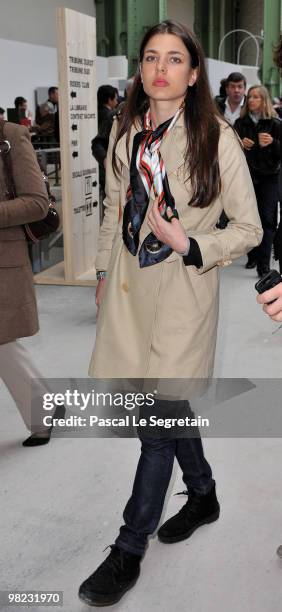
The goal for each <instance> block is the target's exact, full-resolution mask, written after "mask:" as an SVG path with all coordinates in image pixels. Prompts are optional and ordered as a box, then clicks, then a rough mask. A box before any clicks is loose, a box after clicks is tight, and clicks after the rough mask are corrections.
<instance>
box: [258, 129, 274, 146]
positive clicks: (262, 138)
mask: <svg viewBox="0 0 282 612" xmlns="http://www.w3.org/2000/svg"><path fill="white" fill-rule="evenodd" d="M258 139H259V144H260V146H261V147H268V145H270V144H272V143H273V138H272V136H271V135H270V134H267V132H260V133H259V135H258Z"/></svg>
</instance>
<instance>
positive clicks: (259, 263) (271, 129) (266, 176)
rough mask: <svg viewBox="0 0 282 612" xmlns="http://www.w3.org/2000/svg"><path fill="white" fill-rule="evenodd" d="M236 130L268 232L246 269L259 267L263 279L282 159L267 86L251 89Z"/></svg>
mask: <svg viewBox="0 0 282 612" xmlns="http://www.w3.org/2000/svg"><path fill="white" fill-rule="evenodd" d="M234 127H235V130H236V131H237V132H238V134H239V136H240V138H241V139H242V142H243V146H244V149H245V154H246V159H247V162H248V166H249V170H250V173H251V177H252V181H253V184H254V188H255V192H256V197H257V203H258V209H259V213H260V218H261V222H262V227H263V232H264V233H263V239H262V242H261V244H260V245H259V246H258V247H256V248H254V249H252V250H251V251H250V252H249V253H248V262H247V264H246V268H254V267H255V266H256V267H257V272H258V275H259V276H263V275H264V274H266V273H267V272H268V271H269V265H270V256H271V247H272V242H273V238H274V233H275V230H276V225H277V205H278V199H279V193H278V177H279V170H280V158H281V144H280V132H281V124H280V121H279V119H278V118H277V114H276V112H275V110H274V109H273V107H272V104H271V100H270V97H269V93H268V91H267V89H266V88H265V87H263V86H262V85H259V86H258V85H254V86H253V87H250V89H249V91H248V94H247V99H246V103H245V105H244V107H243V109H242V113H241V118H240V119H237V121H236V122H235V125H234Z"/></svg>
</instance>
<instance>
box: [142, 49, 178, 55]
mask: <svg viewBox="0 0 282 612" xmlns="http://www.w3.org/2000/svg"><path fill="white" fill-rule="evenodd" d="M145 53H158V51H157V50H156V49H146V51H145ZM168 55H184V53H182V52H181V51H168Z"/></svg>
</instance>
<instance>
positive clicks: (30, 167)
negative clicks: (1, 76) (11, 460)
mask: <svg viewBox="0 0 282 612" xmlns="http://www.w3.org/2000/svg"><path fill="white" fill-rule="evenodd" d="M2 126H3V136H4V141H1V145H0V150H1V154H0V312H1V317H0V377H1V378H2V380H3V381H4V383H5V385H6V386H7V388H8V389H9V391H10V393H11V395H12V397H13V399H14V401H15V403H16V405H17V407H18V409H19V411H20V413H21V416H22V418H23V420H24V422H25V425H26V427H27V428H28V429H29V430H31V428H32V422H31V398H32V380H36V379H38V378H42V375H41V374H40V372H39V370H38V369H37V368H36V366H35V364H34V363H33V362H32V360H31V357H30V354H29V352H28V351H27V350H26V349H25V347H24V346H23V345H22V344H21V343H20V342H18V339H19V338H23V337H27V336H32V335H34V334H36V332H37V331H38V315H37V306H36V298H35V291H34V286H33V275H32V270H31V265H30V260H29V255H28V245H27V240H26V236H25V232H24V229H23V226H24V224H25V223H30V222H32V221H37V220H39V219H43V218H44V217H45V216H46V214H47V211H48V205H49V202H48V197H47V191H46V187H45V184H44V181H43V178H42V174H41V171H40V168H39V165H38V162H37V159H36V156H35V153H34V150H33V147H32V145H31V142H30V136H29V132H28V130H27V128H26V127H24V126H18V125H16V124H13V123H8V122H4V123H2ZM7 154H9V155H10V156H11V163H12V171H13V180H14V185H15V191H16V197H14V198H12V199H10V198H11V194H9V191H8V179H7V172H6V170H5V165H4V156H5V155H7ZM36 384H37V386H38V389H37V391H38V396H40V395H41V394H42V393H43V392H44V391H46V388H45V387H44V386H43V387H44V388H43V387H42V386H41V385H40V384H39V383H36ZM49 437H50V432H49V431H46V430H44V428H43V427H42V431H40V432H36V434H35V435H33V436H31V437H29V438H28V439H27V440H26V441H25V442H24V443H23V444H24V445H25V446H35V445H38V444H43V443H46V441H48V440H49Z"/></svg>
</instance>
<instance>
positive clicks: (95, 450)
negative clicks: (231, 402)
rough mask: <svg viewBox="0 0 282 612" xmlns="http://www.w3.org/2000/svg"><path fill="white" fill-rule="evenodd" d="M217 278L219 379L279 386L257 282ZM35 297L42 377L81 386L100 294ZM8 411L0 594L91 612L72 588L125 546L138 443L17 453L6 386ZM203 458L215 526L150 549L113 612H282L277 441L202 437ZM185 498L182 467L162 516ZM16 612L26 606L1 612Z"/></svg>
mask: <svg viewBox="0 0 282 612" xmlns="http://www.w3.org/2000/svg"><path fill="white" fill-rule="evenodd" d="M221 279H222V282H221V309H220V326H219V334H218V345H217V353H216V367H215V375H216V376H218V377H253V378H255V377H257V378H263V377H265V378H269V377H277V378H281V369H282V368H281V365H282V359H281V354H282V330H281V331H278V332H277V333H276V334H275V335H272V331H273V330H274V329H275V328H276V324H274V323H272V322H271V321H270V320H268V319H267V317H266V316H265V315H264V314H263V313H262V311H261V309H260V307H259V306H258V305H257V304H256V301H255V291H254V289H253V286H254V282H255V280H256V275H255V273H254V272H253V271H245V270H244V268H243V261H242V260H240V261H238V262H235V264H233V266H232V267H230V268H228V269H224V270H222V274H221ZM37 296H38V305H39V313H40V322H41V331H40V333H39V334H38V335H37V336H35V337H34V338H30V339H28V340H26V341H25V345H26V346H27V347H29V349H30V350H31V351H32V355H33V357H34V360H35V362H36V364H37V366H38V367H39V369H40V370H41V371H42V373H43V374H44V376H46V377H85V376H86V375H87V368H88V362H89V358H90V354H91V350H92V346H93V343H94V336H95V305H94V289H92V288H74V287H44V286H42V287H38V288H37ZM0 399H1V412H2V419H1V432H0V470H1V474H0V479H1V480H0V481H1V493H0V496H1V497H0V500H1V501H0V508H1V510H0V514H1V521H0V538H1V540H0V541H1V546H0V572H1V589H2V590H6V589H18V590H21V591H25V590H37V589H41V590H61V591H63V592H64V606H63V610H64V612H82V611H85V612H86V610H87V609H90V608H88V607H87V606H84V605H83V604H82V603H80V601H79V600H78V599H77V595H76V593H77V589H78V586H79V584H80V582H81V581H82V580H83V579H84V578H85V577H86V576H88V575H89V574H90V573H91V572H92V571H93V570H94V569H95V567H96V566H97V565H98V564H99V563H100V562H101V561H102V560H103V559H104V558H105V557H106V555H107V554H108V551H105V552H103V549H104V548H105V547H106V546H107V545H109V544H111V543H112V542H113V540H114V538H115V536H116V534H117V530H118V527H119V525H120V522H121V514H122V509H123V507H124V504H125V502H126V500H127V498H128V496H129V494H130V490H131V485H132V480H133V476H134V472H135V468H136V463H137V460H138V455H139V445H138V442H137V441H136V440H134V439H99V440H98V439H70V438H69V439H53V440H51V442H50V444H48V445H47V446H44V447H42V448H35V449H27V448H23V447H22V446H21V441H22V440H23V439H24V438H25V437H26V431H25V427H24V425H23V423H22V422H21V419H20V417H19V415H18V413H17V411H16V409H15V407H14V405H13V402H12V400H11V398H10V397H9V395H8V393H7V391H6V389H5V388H4V387H3V385H2V386H1V387H0ZM204 446H205V452H206V456H207V458H208V460H209V461H210V463H211V465H212V468H213V471H214V476H215V478H216V481H217V491H218V497H219V500H220V503H221V516H220V520H219V521H217V522H216V523H214V524H212V525H209V526H205V527H202V528H201V529H199V530H198V531H197V532H195V534H193V536H192V537H191V538H190V539H189V540H187V541H185V542H182V543H179V544H175V545H172V546H166V545H164V544H161V543H159V542H158V541H157V539H156V538H153V539H151V541H150V545H149V548H148V551H147V554H146V557H145V559H144V561H143V563H142V573H141V577H140V579H139V581H138V582H137V584H136V586H135V587H134V589H133V590H132V591H130V592H129V593H128V594H127V595H126V596H125V597H124V598H123V600H122V601H121V602H120V603H119V604H117V605H116V606H114V607H113V609H116V610H120V611H121V612H131V611H133V610H134V612H144V610H145V609H147V610H149V611H150V612H155V611H158V610H162V611H164V612H174V611H175V610H177V609H184V610H187V611H188V610H189V611H191V612H227V611H228V612H239V611H240V612H268V611H269V612H280V611H281V608H282V579H281V578H282V561H279V559H278V558H277V557H276V552H275V551H276V548H277V546H278V544H280V543H282V490H281V489H282V487H281V484H282V474H281V461H282V441H281V440H280V439H277V438H275V439H232V438H231V439H230V438H228V439H206V440H204ZM183 488H184V486H183V483H182V482H181V473H180V471H179V469H178V467H177V466H175V469H174V472H173V477H172V480H171V483H170V488H169V492H168V495H167V499H166V505H165V508H164V513H163V517H169V516H170V515H172V514H174V513H175V512H176V511H178V509H179V508H180V507H181V505H182V504H183V503H185V501H186V498H184V497H183V498H182V497H181V496H179V497H174V496H173V493H175V492H177V491H181V490H183ZM2 609H3V610H4V609H6V608H4V607H3V608H2ZM16 609H17V610H19V609H21V610H22V609H24V608H22V607H20V608H15V607H13V606H11V607H9V608H7V610H16ZM31 609H32V610H38V611H40V610H41V608H39V607H36V606H34V607H32V608H31ZM51 609H54V610H55V608H53V607H52V608H51Z"/></svg>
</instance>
